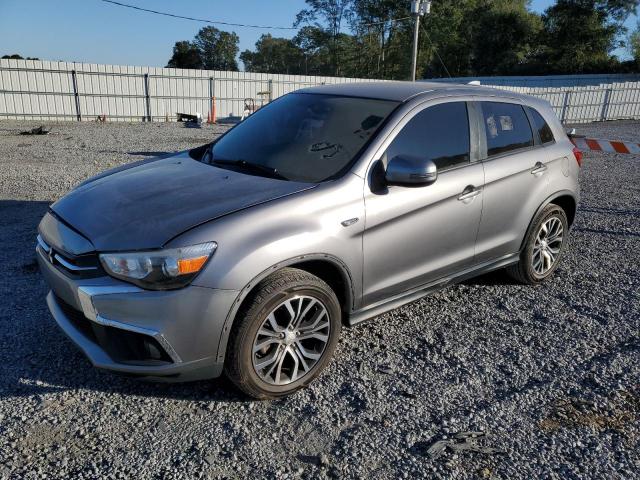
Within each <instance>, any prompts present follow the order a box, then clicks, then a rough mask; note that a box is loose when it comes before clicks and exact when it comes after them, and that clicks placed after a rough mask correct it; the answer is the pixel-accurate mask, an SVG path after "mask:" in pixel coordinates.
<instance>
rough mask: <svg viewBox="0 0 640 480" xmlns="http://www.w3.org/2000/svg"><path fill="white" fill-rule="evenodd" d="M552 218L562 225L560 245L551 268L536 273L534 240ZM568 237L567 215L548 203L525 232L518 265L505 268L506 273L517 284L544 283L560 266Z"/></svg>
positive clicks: (556, 206)
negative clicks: (533, 259)
mask: <svg viewBox="0 0 640 480" xmlns="http://www.w3.org/2000/svg"><path fill="white" fill-rule="evenodd" d="M553 217H556V218H558V219H559V220H560V222H561V223H562V228H563V234H562V243H561V245H560V247H559V253H558V254H557V255H556V258H555V261H554V263H553V264H552V266H551V268H549V269H548V270H547V271H545V272H544V273H537V272H536V271H535V270H534V267H533V261H532V258H533V250H534V245H535V242H536V238H537V237H538V233H539V232H540V229H541V228H542V225H543V224H545V223H546V222H548V221H549V220H550V219H551V218H553ZM568 235H569V222H568V221H567V214H566V213H565V211H564V210H563V209H562V208H561V207H559V206H558V205H555V204H553V203H550V204H549V205H547V206H546V207H544V208H543V209H542V210H541V211H540V212H539V213H538V214H537V215H536V216H535V217H534V219H533V221H532V222H531V225H530V227H529V230H528V232H527V237H526V238H525V243H524V246H523V248H522V251H521V252H520V259H519V261H518V263H516V264H513V265H510V266H508V267H507V269H506V270H507V273H508V274H509V275H510V276H511V277H513V278H514V279H515V280H517V281H518V282H521V283H524V284H527V285H535V284H538V283H540V282H543V281H545V280H546V279H547V278H549V276H551V274H552V273H553V272H554V271H555V270H556V268H557V267H558V265H559V264H560V260H561V259H562V256H563V254H564V251H565V249H566V246H567V240H568Z"/></svg>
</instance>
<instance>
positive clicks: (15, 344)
mask: <svg viewBox="0 0 640 480" xmlns="http://www.w3.org/2000/svg"><path fill="white" fill-rule="evenodd" d="M49 205H50V202H46V201H14V200H0V220H1V221H0V262H1V264H2V265H3V267H4V274H3V275H2V276H1V277H0V305H2V307H3V308H2V309H0V344H1V345H3V347H2V349H0V398H8V397H15V396H34V395H43V394H46V393H50V392H59V391H65V390H77V389H89V390H96V391H101V392H107V393H119V394H133V395H139V396H148V397H162V398H172V399H179V400H196V401H198V400H200V401H216V402H248V401H249V399H248V398H247V397H245V396H243V395H242V394H241V393H239V392H238V391H237V390H236V389H235V388H234V387H233V385H232V384H230V382H228V381H227V380H226V379H224V378H221V379H215V380H210V381H200V382H191V383H180V384H176V383H151V382H143V381H141V380H136V379H133V378H129V377H122V376H118V375H115V374H112V373H109V372H104V371H101V370H98V369H96V368H94V367H93V366H92V365H91V364H90V362H89V361H88V360H87V359H86V358H85V357H84V355H83V354H82V353H81V352H80V351H79V350H78V349H77V348H76V347H75V346H74V345H73V343H72V342H71V341H70V340H69V339H68V338H67V337H66V336H65V335H64V333H63V332H62V331H61V330H60V329H59V328H58V327H57V325H56V323H55V321H54V320H53V318H52V317H51V315H50V313H49V310H48V308H47V306H46V303H45V297H46V295H47V292H48V290H49V288H48V286H47V285H46V283H45V281H44V279H43V278H42V276H41V274H40V271H39V268H38V263H37V261H36V256H35V255H36V254H35V248H34V246H35V237H36V231H37V226H38V223H39V222H40V219H41V218H42V217H43V215H44V214H45V213H46V212H47V210H48V208H49Z"/></svg>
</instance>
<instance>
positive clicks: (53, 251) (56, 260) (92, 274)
mask: <svg viewBox="0 0 640 480" xmlns="http://www.w3.org/2000/svg"><path fill="white" fill-rule="evenodd" d="M37 240H38V249H39V250H40V251H41V252H42V254H43V255H44V256H45V257H46V258H47V259H48V260H49V263H51V264H52V265H53V266H55V267H56V268H57V269H58V270H59V271H61V272H62V273H64V274H65V275H67V276H68V277H71V278H74V279H83V278H96V277H101V276H104V275H106V273H105V271H104V270H103V268H102V266H101V265H100V260H99V258H98V255H97V254H96V253H88V254H84V255H78V256H71V255H69V254H68V253H66V252H63V251H62V250H60V249H58V248H56V247H53V246H51V245H49V244H48V243H47V242H46V241H45V240H44V239H43V238H42V236H40V235H38V239H37Z"/></svg>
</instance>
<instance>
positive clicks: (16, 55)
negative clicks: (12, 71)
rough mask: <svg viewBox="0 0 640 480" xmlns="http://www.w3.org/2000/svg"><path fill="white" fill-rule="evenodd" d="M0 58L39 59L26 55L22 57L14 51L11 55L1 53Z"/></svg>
mask: <svg viewBox="0 0 640 480" xmlns="http://www.w3.org/2000/svg"><path fill="white" fill-rule="evenodd" d="M0 58H7V59H10V60H40V59H39V58H37V57H27V58H24V57H23V56H22V55H18V54H17V53H14V54H12V55H3V56H2V57H0Z"/></svg>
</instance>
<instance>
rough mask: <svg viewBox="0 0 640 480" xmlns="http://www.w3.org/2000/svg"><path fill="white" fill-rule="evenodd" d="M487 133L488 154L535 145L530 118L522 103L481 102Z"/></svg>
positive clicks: (497, 153)
mask: <svg viewBox="0 0 640 480" xmlns="http://www.w3.org/2000/svg"><path fill="white" fill-rule="evenodd" d="M480 103H481V105H482V117H483V120H484V127H485V128H484V129H485V132H486V135H487V155H488V156H492V155H499V154H501V153H505V152H510V151H512V150H518V149H519V148H525V147H530V146H532V145H533V133H532V132H531V125H529V119H528V118H527V115H526V113H525V111H524V109H523V108H522V107H521V106H520V105H514V104H512V103H499V102H480Z"/></svg>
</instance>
